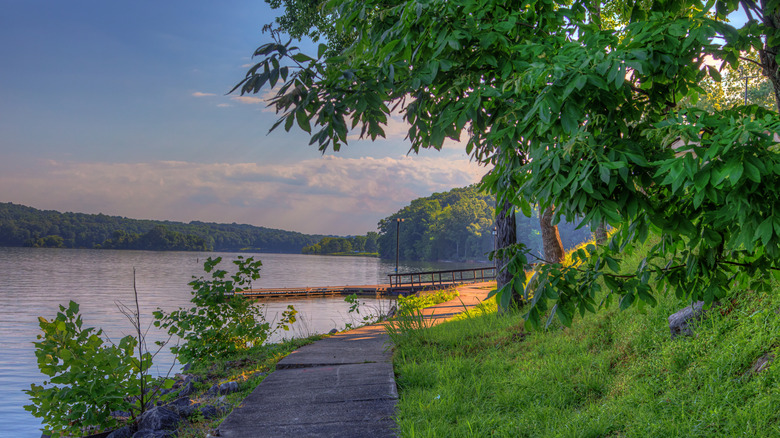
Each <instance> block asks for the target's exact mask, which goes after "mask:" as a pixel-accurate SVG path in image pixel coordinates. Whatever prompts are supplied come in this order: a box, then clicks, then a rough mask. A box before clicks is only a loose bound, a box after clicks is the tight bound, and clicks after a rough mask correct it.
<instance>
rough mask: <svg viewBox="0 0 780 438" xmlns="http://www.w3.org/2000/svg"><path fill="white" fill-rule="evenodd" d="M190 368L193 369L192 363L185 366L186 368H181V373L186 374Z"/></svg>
mask: <svg viewBox="0 0 780 438" xmlns="http://www.w3.org/2000/svg"><path fill="white" fill-rule="evenodd" d="M190 368H192V364H191V363H187V364H184V366H183V367H181V372H183V373H186V372H187V371H189V370H190Z"/></svg>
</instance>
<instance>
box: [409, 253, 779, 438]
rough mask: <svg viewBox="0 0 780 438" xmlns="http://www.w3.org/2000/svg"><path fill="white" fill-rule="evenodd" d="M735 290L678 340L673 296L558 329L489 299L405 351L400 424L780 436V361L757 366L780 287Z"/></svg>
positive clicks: (560, 432) (773, 337)
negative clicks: (531, 327) (502, 310)
mask: <svg viewBox="0 0 780 438" xmlns="http://www.w3.org/2000/svg"><path fill="white" fill-rule="evenodd" d="M637 260H638V258H637ZM775 286H777V284H775ZM777 289H778V288H777V287H775V290H777ZM732 296H733V298H732V299H731V300H729V301H727V302H725V303H724V305H723V306H722V307H720V308H718V309H716V310H714V311H712V312H711V313H710V317H709V318H708V319H707V320H705V321H704V322H703V323H702V324H701V325H700V326H699V328H698V329H697V330H696V337H689V338H678V339H676V340H674V341H672V340H671V339H670V333H669V329H668V322H667V317H668V316H669V315H671V314H672V313H674V312H675V311H677V310H679V309H680V308H682V307H684V306H685V304H686V303H684V302H681V301H679V300H677V299H676V298H675V297H674V296H671V295H669V296H659V297H658V298H659V303H658V306H657V307H655V308H649V307H645V308H644V309H638V308H637V307H636V306H634V307H632V308H631V309H629V310H627V311H623V312H621V311H619V310H617V309H616V306H614V305H613V308H612V309H608V310H603V311H601V312H599V313H598V314H595V315H586V316H585V317H584V318H578V319H576V320H575V322H574V324H573V326H572V327H571V328H562V327H560V326H557V327H555V326H553V327H551V328H550V329H549V330H548V331H547V332H527V331H525V330H524V329H523V321H522V319H521V318H520V317H519V316H518V315H509V316H501V317H499V316H497V315H496V314H495V304H493V305H492V309H491V306H490V305H489V304H488V305H484V308H483V312H482V314H479V315H472V316H471V317H468V318H464V319H462V320H460V321H454V322H451V323H447V324H442V325H440V326H436V327H433V328H431V329H428V330H425V331H417V332H411V333H408V334H407V335H406V336H405V337H403V338H402V339H400V340H397V345H396V350H395V356H394V363H395V370H396V375H397V382H398V386H399V393H400V402H399V413H398V424H399V429H400V434H401V436H403V437H417V436H435V437H444V436H447V437H450V436H479V437H482V436H513V437H514V436H518V437H521V436H538V437H605V436H610V437H612V436H614V437H618V436H621V437H622V436H638V437H644V436H662V437H675V436H686V437H696V436H729V437H730V436H780V422H778V418H779V417H780V409H779V408H780V386H778V382H779V381H780V366H777V365H775V366H770V367H769V368H768V369H766V370H765V371H763V372H761V373H759V374H752V373H750V372H749V370H750V368H751V365H752V364H753V363H754V361H755V360H756V359H757V358H759V357H761V356H762V355H764V354H765V353H768V352H777V350H778V346H780V314H778V312H780V310H779V309H780V296H778V294H770V295H764V294H757V293H754V292H746V293H740V294H736V293H735V294H733V295H732Z"/></svg>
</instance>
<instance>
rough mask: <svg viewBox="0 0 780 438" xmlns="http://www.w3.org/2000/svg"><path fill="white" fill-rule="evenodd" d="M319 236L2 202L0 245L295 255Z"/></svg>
mask: <svg viewBox="0 0 780 438" xmlns="http://www.w3.org/2000/svg"><path fill="white" fill-rule="evenodd" d="M159 227H164V230H162V229H160V228H159ZM175 233H179V234H175ZM322 237H324V236H321V235H307V234H302V233H297V232H292V231H283V230H275V229H271V228H264V227H255V226H252V225H241V224H215V223H208V222H198V221H193V222H190V223H188V224H185V223H181V222H171V221H152V220H138V219H127V218H123V217H118V216H107V215H104V214H84V213H60V212H57V211H52V210H37V209H35V208H31V207H25V206H23V205H18V204H12V203H0V246H56V247H60V246H61V247H65V248H94V247H96V246H98V245H99V246H100V247H101V248H107V247H111V248H120V249H125V248H130V247H132V248H133V249H174V248H176V249H178V248H182V249H188V250H190V249H201V248H206V249H208V250H212V249H213V250H216V251H241V250H246V249H249V250H254V251H264V252H281V253H299V252H300V251H301V248H303V247H304V246H306V245H311V244H313V243H315V242H317V241H318V240H320V239H321V238H322ZM60 239H62V243H61V244H60Z"/></svg>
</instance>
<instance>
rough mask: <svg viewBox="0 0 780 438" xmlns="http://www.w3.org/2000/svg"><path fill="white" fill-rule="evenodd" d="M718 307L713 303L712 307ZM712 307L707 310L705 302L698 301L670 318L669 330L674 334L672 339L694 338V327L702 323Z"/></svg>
mask: <svg viewBox="0 0 780 438" xmlns="http://www.w3.org/2000/svg"><path fill="white" fill-rule="evenodd" d="M716 305H717V303H713V305H712V307H715V306H716ZM712 307H710V308H709V309H705V308H704V301H697V302H695V303H693V305H690V306H687V307H685V308H683V309H682V310H680V311H678V312H677V313H674V314H672V315H671V316H669V330H670V331H671V332H672V339H674V338H676V337H678V336H693V326H694V325H695V323H697V322H699V321H701V320H702V318H703V317H704V315H706V314H707V312H709V311H710V310H711V309H712Z"/></svg>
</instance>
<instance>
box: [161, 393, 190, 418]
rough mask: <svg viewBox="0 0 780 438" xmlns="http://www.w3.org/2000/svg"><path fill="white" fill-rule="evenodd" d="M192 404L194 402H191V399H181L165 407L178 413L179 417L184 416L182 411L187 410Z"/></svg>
mask: <svg viewBox="0 0 780 438" xmlns="http://www.w3.org/2000/svg"><path fill="white" fill-rule="evenodd" d="M191 404H192V400H190V398H189V397H179V398H177V399H176V400H174V401H172V402H170V403H168V404H167V405H165V407H166V408H167V409H170V410H172V411H173V412H176V413H178V414H179V415H184V414H182V413H181V411H182V410H185V409H187V408H188V407H189V406H190V405H191Z"/></svg>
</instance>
